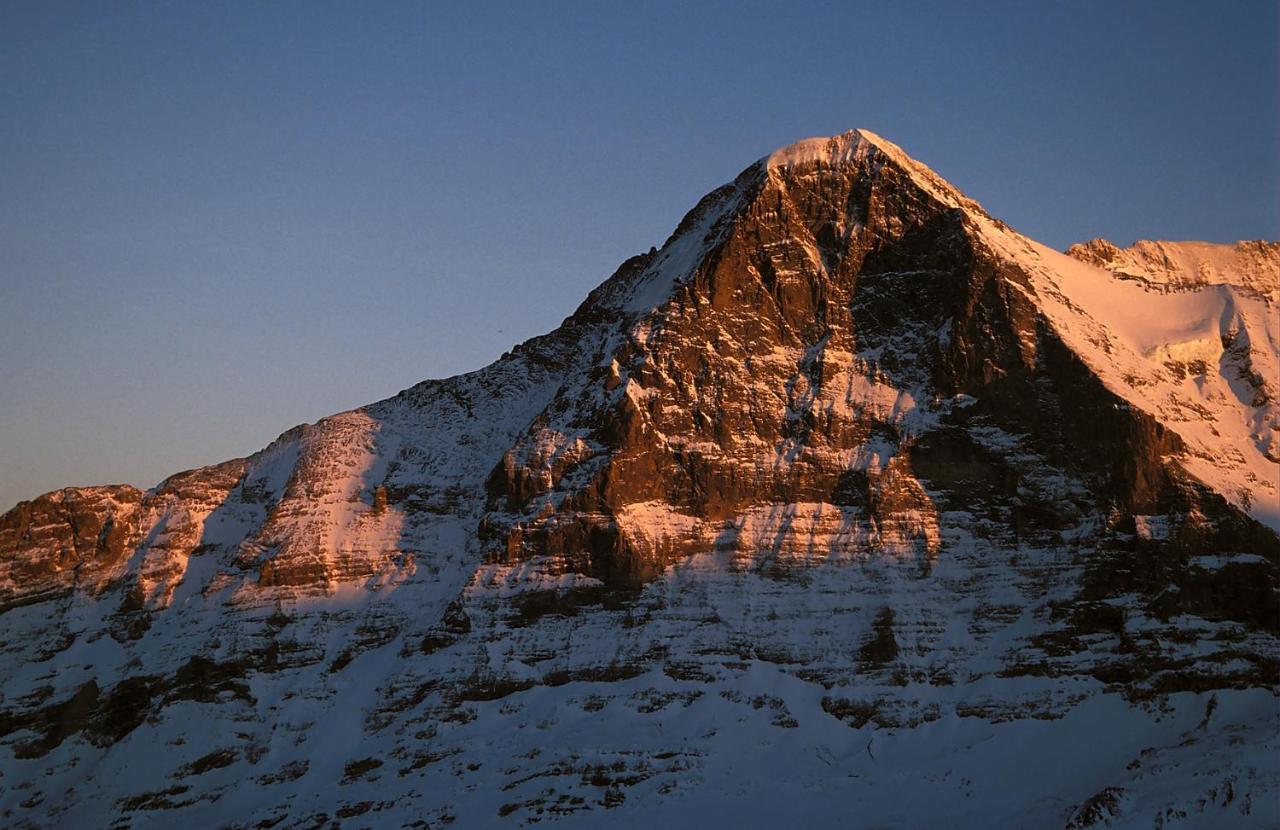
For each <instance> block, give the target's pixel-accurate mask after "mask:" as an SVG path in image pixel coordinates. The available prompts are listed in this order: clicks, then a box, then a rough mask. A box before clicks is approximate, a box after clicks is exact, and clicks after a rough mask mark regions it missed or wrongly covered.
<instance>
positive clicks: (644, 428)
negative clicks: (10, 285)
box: [0, 131, 1280, 828]
mask: <svg viewBox="0 0 1280 830" xmlns="http://www.w3.org/2000/svg"><path fill="white" fill-rule="evenodd" d="M1071 254H1072V256H1067V255H1064V254H1062V253H1058V252H1055V251H1052V250H1050V249H1048V248H1046V247H1044V246H1042V245H1039V244H1037V243H1035V242H1033V241H1032V240H1029V239H1027V238H1026V237H1023V236H1021V235H1019V234H1017V233H1016V232H1014V231H1013V230H1011V229H1010V228H1009V227H1008V226H1006V225H1005V224H1004V223H1002V222H1000V221H999V220H996V219H994V218H992V217H990V216H988V215H987V214H986V213H985V212H984V211H983V210H982V208H980V207H979V206H978V205H977V204H976V203H974V202H973V201H971V200H969V199H968V198H966V197H965V196H963V195H962V194H961V193H959V192H958V191H957V190H956V189H955V188H953V187H952V186H950V185H949V184H948V183H946V182H945V181H943V180H942V179H941V178H939V177H938V176H937V175H936V174H934V173H933V172H932V171H930V170H929V169H928V168H926V167H924V166H923V165H921V164H920V163H918V162H916V161H914V160H912V159H910V158H909V157H908V156H907V155H906V154H905V153H903V151H902V150H900V149H899V148H897V147H896V146H894V145H893V144H891V143H889V142H888V141H885V140H884V139H881V138H879V137H877V136H875V135H873V134H871V133H869V132H866V131H856V132H850V133H846V134H844V135H840V136H836V137H833V138H818V139H810V140H807V141H802V142H800V143H798V144H795V145H792V146H791V147H788V148H785V149H783V150H780V151H778V152H776V153H774V154H772V155H770V156H768V157H766V158H764V159H761V160H760V161H758V162H756V163H755V164H753V165H751V166H750V167H748V168H747V169H746V170H744V171H743V172H742V174H741V175H739V176H738V177H737V179H735V180H734V181H733V182H732V183H730V184H727V185H725V186H724V187H721V188H719V189H718V190H715V191H714V192H712V193H711V194H709V195H708V196H706V197H705V198H704V199H703V200H702V201H701V202H699V204H698V205H697V206H696V207H695V208H694V209H693V210H692V211H691V212H690V213H689V214H688V215H687V216H686V217H685V218H684V220H683V221H682V222H681V223H680V225H679V226H678V227H677V228H676V231H675V232H674V233H673V234H672V236H671V238H670V239H668V240H667V241H666V243H665V244H664V245H663V246H662V247H661V248H660V249H657V250H654V251H651V252H650V253H648V254H644V255H641V256H637V257H633V258H632V259H629V260H627V261H626V262H625V263H623V264H622V266H621V267H620V268H619V269H618V271H617V272H616V273H615V274H614V275H613V276H612V277H610V278H609V279H608V280H606V281H605V282H604V283H603V284H602V285H600V287H599V288H597V289H596V290H595V291H593V292H592V293H591V294H590V296H588V297H587V299H586V301H585V302H583V303H582V305H581V306H580V307H579V308H578V309H577V310H576V311H575V312H574V313H573V314H572V315H571V316H570V317H568V318H567V319H566V320H565V321H564V323H563V324H562V325H561V326H560V327H559V328H557V329H556V330H555V331H553V332H551V333H550V334H547V335H544V336H541V337H537V338H534V339H533V340H530V341H529V342H527V343H524V344H522V345H520V346H517V347H516V348H515V349H514V350H513V351H512V352H511V353H509V354H506V355H504V356H503V357H502V358H501V359H499V360H498V361H497V362H495V363H493V364H492V365H490V366H488V367H487V368H484V369H481V370H479V371H477V372H473V373H471V374H467V375H461V376H458V377H454V378H449V379H446V380H431V381H425V382H423V383H421V384H419V385H417V386H415V387H413V388H411V389H408V390H405V391H404V392H401V393H400V394H398V395H396V396H395V397H392V398H389V399H387V400H384V401H381V402H378V403H375V404H371V405H369V406H366V407H363V408H360V409H357V410H353V411H351V412H345V413H342V414H339V415H335V416H333V417H330V418H326V419H323V420H321V421H320V422H318V423H316V424H313V425H306V426H300V427H297V428H295V429H292V430H290V431H289V432H286V433H285V434H284V435H282V436H280V438H279V439H277V440H276V441H275V442H274V443H273V444H271V445H270V446H269V447H267V448H266V449H264V450H262V451H260V452H258V453H255V454H253V455H251V456H249V457H247V458H244V459H237V460H234V461H229V462H226V463H223V464H218V465H215V466H212V467H206V468H202V469H199V470H192V471H189V472H185V473H179V474H178V475H175V476H173V477H171V478H169V479H166V480H165V481H164V482H162V483H160V484H159V485H157V486H156V487H154V488H152V489H151V490H148V491H146V492H142V491H139V490H137V489H135V488H132V487H128V486H111V487H86V488H72V489H66V490H61V491H56V492H53V493H48V494H45V495H43V496H40V497H39V498H36V499H34V500H32V501H29V502H22V503H21V504H19V505H18V506H17V507H15V508H13V509H12V510H11V511H9V512H8V513H7V514H5V515H4V517H3V518H2V519H0V629H2V630H3V633H4V637H3V645H0V677H3V678H4V680H3V683H2V684H0V822H3V824H4V825H5V826H9V827H19V828H21V827H173V826H181V825H186V826H228V827H243V828H249V827H264V828H265V827H281V828H284V827H320V826H326V827H327V826H344V827H364V826H377V827H400V826H405V827H442V826H446V825H449V824H451V823H452V824H454V825H455V826H457V827H466V828H472V827H490V826H492V827H515V826H523V825H525V824H530V823H535V822H542V823H547V824H555V825H556V826H564V827H595V826H599V825H600V824H601V823H602V822H606V821H607V822H610V823H612V824H613V825H615V826H620V827H649V826H652V825H653V824H654V823H655V822H657V823H663V822H666V823H668V824H670V825H672V826H677V827H684V826H750V827H764V826H803V825H805V824H811V825H813V826H960V827H1073V828H1080V827H1090V826H1098V827H1104V826H1125V827H1146V826H1155V827H1160V826H1163V827H1172V826H1194V827H1259V826H1275V825H1276V824H1277V823H1278V822H1280V815H1278V814H1277V812H1278V807H1277V804H1278V803H1280V768H1278V766H1277V764H1278V762H1277V758H1280V753H1278V752H1277V749H1280V747H1277V735H1278V734H1280V703H1278V701H1280V698H1278V697H1277V685H1278V683H1280V661H1278V660H1277V653H1278V649H1277V646H1278V645H1280V643H1278V640H1277V635H1278V634H1280V601H1278V596H1280V593H1278V587H1280V537H1278V536H1277V530H1278V529H1280V491H1278V489H1277V488H1278V486H1280V483H1278V482H1277V471H1278V470H1280V423H1278V421H1280V407H1278V405H1277V400H1276V396H1277V389H1276V383H1277V378H1278V377H1280V362H1278V360H1277V343H1280V323H1278V322H1277V297H1278V294H1277V291H1278V289H1280V286H1278V285H1277V268H1276V260H1277V257H1276V246H1275V244H1274V243H1241V244H1240V245H1238V246H1235V247H1231V246H1211V245H1207V244H1206V243H1163V242H1162V243H1139V244H1138V245H1137V246H1135V247H1134V248H1133V249H1128V250H1121V249H1119V248H1116V246H1114V245H1111V244H1110V243H1106V242H1103V241H1095V242H1091V243H1088V244H1087V245H1084V246H1077V247H1075V248H1073V249H1072V251H1071Z"/></svg>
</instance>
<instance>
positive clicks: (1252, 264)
mask: <svg viewBox="0 0 1280 830" xmlns="http://www.w3.org/2000/svg"><path fill="white" fill-rule="evenodd" d="M1067 254H1068V255H1069V256H1072V257H1075V258H1076V259H1078V260H1081V261H1082V262H1088V263H1090V264H1091V265H1097V266H1099V267H1101V268H1105V269H1107V270H1108V271H1111V272H1112V273H1114V274H1116V275H1117V276H1119V277H1124V278H1129V279H1138V280H1142V281H1144V282H1148V283H1153V284H1156V285H1164V286H1168V287H1170V288H1173V289H1186V288H1197V287H1200V286H1205V285H1233V286H1236V287H1239V288H1245V289H1248V290H1249V291H1252V292H1254V293H1256V294H1258V295H1260V296H1262V297H1264V298H1266V299H1267V300H1270V301H1271V302H1277V301H1280V242H1267V241H1263V240H1248V241H1241V242H1235V243H1216V242H1169V241H1165V240H1158V241H1150V240H1146V239H1142V240H1139V241H1137V242H1135V243H1133V245H1130V246H1129V247H1128V248H1121V247H1119V246H1117V245H1115V244H1113V243H1111V242H1108V241H1107V240H1105V239H1091V240H1089V241H1088V242H1081V243H1079V244H1076V245H1072V246H1071V247H1070V248H1068V249H1067Z"/></svg>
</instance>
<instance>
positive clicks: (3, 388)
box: [0, 0, 1280, 510]
mask: <svg viewBox="0 0 1280 830" xmlns="http://www.w3.org/2000/svg"><path fill="white" fill-rule="evenodd" d="M1278 41H1280V25H1278V24H1277V4H1276V3H1275V2H1273V1H1272V0H1266V1H1265V2H1224V3H1206V2H1194V3H1192V2H1148V3H1139V2H1132V3H1127V2H1126V3H1116V2H1096V3H1095V2H1071V3H1029V2H1025V0H1022V1H1021V2H1009V3H981V2H966V3H955V2H939V3H923V2H921V3H888V2H878V3H852V2H850V3H802V2H792V0H788V1H787V2H770V3H756V2H743V1H742V0H737V1H735V2H726V3H722V4H718V3H684V2H682V3H672V4H665V3H657V2H645V3H635V4H630V8H623V6H622V4H615V3H596V2H586V3H581V4H578V3H511V4H484V3H451V4H436V3H416V2H415V3H334V4H327V3H318V2H305V3H285V2H266V3H262V2H251V3H248V2H247V3H231V2H228V3H155V4H132V3H124V2H115V1H114V0H113V2H90V3H85V4H82V5H81V4H71V3H60V2H47V1H46V0H41V2H18V0H6V1H5V2H4V3H2V4H0V510H4V509H7V508H8V507H9V506H10V505H12V504H13V503H14V502H16V501H17V500H19V499H21V498H28V497H33V496H35V495H36V494H38V493H41V492H43V491H46V490H49V489H53V488H55V487H61V486H66V485H72V484H95V483H108V482H130V483H133V484H137V485H140V486H150V485H153V484H155V483H156V482H158V481H159V480H160V478H162V477H163V476H164V475H166V474H168V473H172V472H175V471H178V470H181V469H184V468H188V467H193V466H198V465H201V464H205V463H211V462H215V461H220V460H223V459H226V458H230V457H235V456H240V455H246V454H248V453H249V452H252V451H254V450H256V449H258V448H260V447H262V446H264V445H265V444H267V443H268V442H269V441H270V440H271V439H272V438H274V437H275V436H276V435H277V434H278V433H280V432H281V431H283V430H285V429H287V428H288V427H290V426H292V425H294V424H296V423H300V422H303V421H314V420H316V419H317V418H320V417H322V416H324V415H327V414H330V413H332V412H336V411H340V410H343V409H347V408H350V407H353V406H357V405H359V404H362V403H367V402H370V401H373V400H376V399H379V398H382V397H386V396H388V395H390V394H394V393H395V392H397V391H398V390H400V389H402V388H404V387H407V386H410V385H412V384H413V383H416V382H417V381H419V380H422V379H424V378H428V377H439V376H446V375H450V374H455V373H458V372H462V371H466V370H470V369H474V368H478V367H479V366H481V365H483V364H485V363H488V362H489V361H490V360H492V359H494V358H495V357H497V356H498V355H499V354H501V353H502V352H503V351H504V350H506V349H507V348H509V347H510V346H511V345H512V344H514V343H516V342H518V341H520V340H523V339H525V338H527V337H529V336H531V335H534V334H537V333H540V332H543V331H546V330H548V329H550V328H552V327H554V326H555V325H556V324H557V323H559V321H560V320H561V319H562V318H563V317H564V316H566V315H567V314H568V313H570V312H571V311H572V309H573V308H574V307H575V306H576V305H577V304H578V302H579V301H580V300H581V299H582V298H583V296H585V294H586V293H587V291H588V290H589V289H590V288H592V287H593V286H594V285H596V284H597V283H598V282H600V281H601V280H603V279H604V278H605V277H607V276H608V275H609V274H610V273H611V272H612V271H613V269H614V267H615V266H616V265H617V264H618V263H620V262H621V261H622V260H623V259H624V258H626V257H627V256H629V255H631V254H633V253H636V252H639V251H642V250H647V249H648V248H649V246H650V245H656V244H661V242H662V240H663V239H664V238H665V237H666V236H667V234H668V233H669V232H670V231H671V229H672V228H673V227H674V226H675V224H676V223H677V222H678V221H679V219H680V217H681V216H682V215H683V213H684V212H685V211H686V210H687V209H688V208H689V207H691V206H692V205H693V203H694V202H695V201H696V200H697V199H698V197H699V196H701V195H702V194H703V193H705V192H706V191H709V190H711V189H712V188H714V187H716V186H717V185H719V184H721V183H723V182H725V181H727V180H729V179H731V178H732V177H733V176H734V175H735V174H736V173H737V172H738V171H739V170H741V169H742V168H743V167H745V166H747V165H748V164H749V163H750V162H751V161H752V160H754V159H756V158H758V157H759V156H762V155H764V154H765V153H767V152H768V151H770V150H772V149H774V148H775V147H777V146H780V145H783V144H787V143H790V142H792V141H794V140H796V139H799V138H802V137H807V136H811V135H824V134H831V133H837V132H842V131H844V130H846V129H849V128H851V127H866V128H869V129H872V130H874V131H876V132H878V133H880V134H881V135H884V136H885V137H886V138H889V139H890V140H892V141H894V142H896V143H898V144H900V145H901V146H902V147H903V148H905V149H906V150H907V151H908V152H909V153H911V154H912V155H914V156H915V157H916V158H918V159H920V160H922V161H924V162H925V163H927V164H929V165H931V166H932V167H933V168H934V169H936V170H937V171H938V172H940V173H941V174H942V175H943V176H945V177H947V178H948V179H950V180H951V181H952V182H953V183H955V184H956V185H957V186H959V187H960V188H961V189H963V190H964V191H966V192H967V193H968V194H969V195H971V196H973V197H974V198H976V199H978V200H979V201H980V202H982V203H983V204H984V206H985V207H986V208H987V209H988V210H989V211H990V212H991V213H993V214H994V215H996V216H999V217H1001V218H1003V219H1005V220H1006V221H1008V222H1009V223H1010V224H1012V225H1013V226H1015V227H1017V228H1018V229H1019V230H1021V231H1023V232H1024V233H1028V234H1029V235H1031V236H1033V237H1036V238H1039V239H1040V240H1042V241H1044V242H1047V243H1049V244H1052V245H1055V246H1059V247H1063V246H1066V245H1067V244H1069V243H1071V242H1073V241H1077V240H1080V239H1084V238H1088V237H1092V236H1105V237H1107V238H1110V239H1112V240H1113V241H1116V242H1118V243H1121V244H1128V243H1130V242H1132V241H1133V240H1135V239H1138V238H1166V239H1188V238H1192V239H1208V240H1214V241H1233V240H1235V239H1238V238H1260V237H1261V238H1273V239H1274V238H1276V236H1277V235H1278V232H1277V229H1278V228H1280V207H1278V206H1277V180H1278V179H1280V163H1278V161H1277V147H1278V146H1280V117H1278V115H1277V98H1278V95H1280V83H1278V77H1277V76H1278V71H1280V70H1278V60H1277V42H1278Z"/></svg>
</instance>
